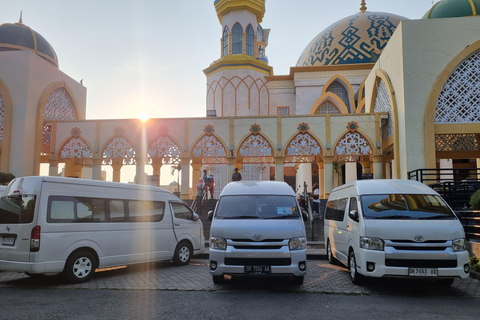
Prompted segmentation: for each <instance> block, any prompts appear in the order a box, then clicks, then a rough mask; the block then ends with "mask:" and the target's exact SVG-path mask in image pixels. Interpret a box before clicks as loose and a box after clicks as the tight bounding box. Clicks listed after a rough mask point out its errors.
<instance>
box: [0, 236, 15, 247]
mask: <svg viewBox="0 0 480 320" xmlns="http://www.w3.org/2000/svg"><path fill="white" fill-rule="evenodd" d="M14 244H15V237H3V238H2V245H3V246H13V245H14Z"/></svg>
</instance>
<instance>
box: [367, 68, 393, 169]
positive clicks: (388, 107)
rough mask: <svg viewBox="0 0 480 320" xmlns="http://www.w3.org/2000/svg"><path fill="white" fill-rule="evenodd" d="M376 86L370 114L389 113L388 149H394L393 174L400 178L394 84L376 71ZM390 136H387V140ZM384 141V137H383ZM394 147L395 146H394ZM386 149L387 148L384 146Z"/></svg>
mask: <svg viewBox="0 0 480 320" xmlns="http://www.w3.org/2000/svg"><path fill="white" fill-rule="evenodd" d="M375 75H376V78H375V82H374V83H375V85H374V86H373V89H372V99H371V101H370V105H369V107H368V110H366V111H367V112H368V113H372V112H388V118H389V119H388V129H387V128H386V129H385V130H388V131H389V132H391V137H393V138H390V139H389V140H390V141H391V142H390V143H389V146H386V147H388V148H392V147H393V159H394V162H393V165H394V168H393V172H394V177H395V178H400V142H399V141H400V137H399V133H398V131H399V126H398V111H397V100H396V98H395V94H394V90H393V86H392V82H391V81H390V77H389V76H388V74H387V73H386V72H385V71H383V70H380V69H379V70H377V71H376V74H375ZM387 137H388V136H385V137H384V138H385V140H386V138H387ZM382 139H383V137H382ZM392 145H393V146H392ZM384 147H385V146H384Z"/></svg>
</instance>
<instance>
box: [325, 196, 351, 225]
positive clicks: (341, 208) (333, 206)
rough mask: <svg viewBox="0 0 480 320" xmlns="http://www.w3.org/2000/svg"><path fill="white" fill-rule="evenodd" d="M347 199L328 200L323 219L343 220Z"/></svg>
mask: <svg viewBox="0 0 480 320" xmlns="http://www.w3.org/2000/svg"><path fill="white" fill-rule="evenodd" d="M347 201H348V199H347V198H344V199H337V200H330V201H328V202H327V209H326V211H325V219H327V220H335V221H343V218H344V216H345V208H346V207H347Z"/></svg>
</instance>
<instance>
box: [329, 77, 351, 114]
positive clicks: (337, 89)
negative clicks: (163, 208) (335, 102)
mask: <svg viewBox="0 0 480 320" xmlns="http://www.w3.org/2000/svg"><path fill="white" fill-rule="evenodd" d="M327 92H332V93H334V94H336V95H337V96H338V97H339V98H340V99H342V101H343V102H345V105H346V106H347V108H348V111H349V112H352V109H351V108H350V103H349V100H348V92H347V89H345V87H344V86H343V85H341V84H340V83H339V82H338V81H334V82H333V83H332V84H331V85H330V87H328V89H327Z"/></svg>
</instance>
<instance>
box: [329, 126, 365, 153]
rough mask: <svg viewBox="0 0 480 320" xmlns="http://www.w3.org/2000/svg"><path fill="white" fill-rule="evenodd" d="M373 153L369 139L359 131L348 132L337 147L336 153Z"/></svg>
mask: <svg viewBox="0 0 480 320" xmlns="http://www.w3.org/2000/svg"><path fill="white" fill-rule="evenodd" d="M371 153H372V150H371V148H370V144H369V143H368V141H367V140H366V139H365V138H364V137H363V136H362V135H361V134H360V133H358V132H347V133H346V134H345V135H344V136H343V138H342V139H340V141H338V144H337V147H336V148H335V155H339V156H360V155H369V154H371Z"/></svg>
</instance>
